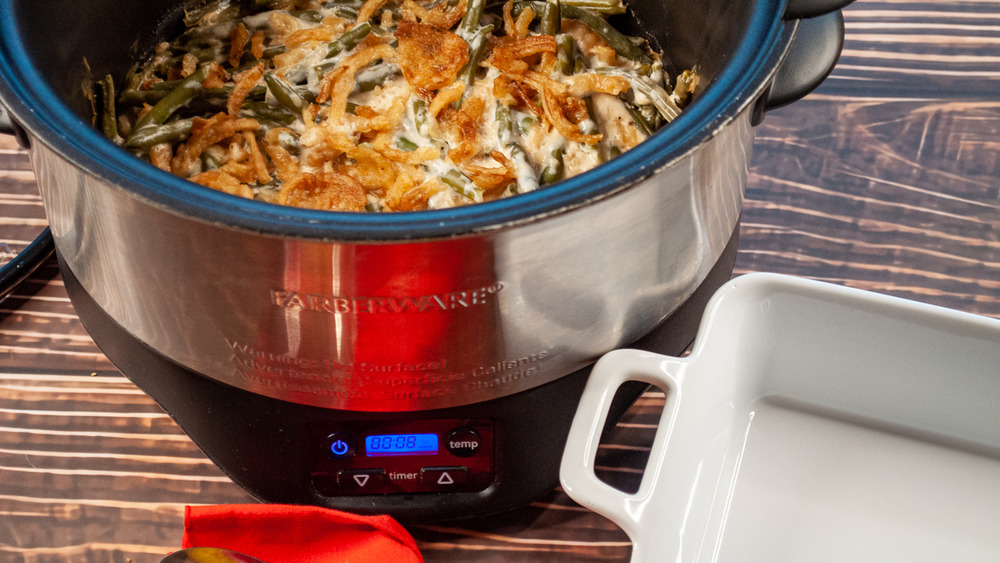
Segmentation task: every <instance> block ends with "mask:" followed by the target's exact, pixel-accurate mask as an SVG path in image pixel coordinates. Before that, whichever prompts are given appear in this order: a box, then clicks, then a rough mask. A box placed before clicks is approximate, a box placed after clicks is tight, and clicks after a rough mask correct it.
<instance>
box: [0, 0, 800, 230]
mask: <svg viewBox="0 0 1000 563" xmlns="http://www.w3.org/2000/svg"><path fill="white" fill-rule="evenodd" d="M782 9H783V2H780V1H774V2H772V1H766V0H761V1H760V2H758V3H757V6H756V9H755V11H754V14H753V17H752V18H751V20H750V24H749V26H748V28H747V30H746V33H745V34H744V38H743V40H742V42H741V43H740V46H739V48H738V49H737V51H736V52H735V53H734V54H733V56H732V59H731V60H730V62H729V63H728V64H727V65H726V66H725V68H724V69H723V70H722V72H721V73H720V74H719V75H718V76H717V77H716V78H715V79H714V80H713V82H712V84H710V85H709V87H708V88H706V89H705V91H704V92H703V93H701V94H700V95H699V98H698V99H697V100H696V101H695V102H694V103H692V104H691V105H690V106H688V107H687V108H686V109H685V111H684V112H682V113H681V115H680V117H678V118H677V119H675V120H674V121H673V122H671V123H670V124H669V125H668V126H666V127H663V128H661V129H660V130H659V131H657V132H656V133H654V134H653V135H652V136H651V137H650V138H649V139H647V140H646V141H644V142H643V143H640V144H639V145H638V146H636V147H635V148H633V149H632V150H629V151H627V152H625V153H624V154H622V155H620V156H618V157H616V158H614V159H612V160H610V161H609V162H607V163H604V164H602V165H601V166H598V167H596V168H594V169H592V170H590V171H588V172H586V173H583V174H580V175H578V176H574V177H572V178H569V179H566V180H563V181H561V182H558V183H556V184H553V185H551V186H546V187H544V188H542V189H539V190H536V191H533V192H529V193H526V194H520V195H516V196H513V197H509V198H504V199H499V200H494V201H489V202H484V203H478V204H474V205H466V206H460V207H453V208H449V209H435V210H426V211H412V212H392V213H356V212H336V211H319V210H312V209H301V208H295V207H287V206H281V205H274V204H269V203H264V202H259V201H254V200H248V199H244V198H240V197H237V196H232V195H228V194H225V193H222V192H218V191H215V190H212V189H209V188H204V187H202V186H199V185H197V184H194V183H192V182H189V181H187V180H184V179H182V178H179V177H176V176H173V175H171V174H169V173H167V172H164V171H162V170H159V169H157V168H155V167H154V166H152V165H150V164H148V163H145V162H143V161H141V160H140V159H138V158H135V157H134V156H133V155H131V154H129V153H128V152H126V151H125V150H123V149H121V148H119V147H117V146H115V145H114V144H113V143H111V142H109V141H108V140H107V139H105V138H104V136H103V135H102V134H101V133H100V132H99V131H98V130H97V129H96V128H94V127H93V126H92V125H91V124H90V123H87V122H86V121H84V120H83V119H81V118H80V117H79V116H78V115H77V114H76V113H74V112H73V111H72V110H71V109H70V108H69V107H68V106H67V105H66V104H65V103H63V102H62V100H61V99H60V98H59V96H58V95H57V94H56V93H55V92H54V91H53V90H52V89H51V88H50V87H49V86H48V84H47V83H46V81H45V79H44V78H43V77H42V75H41V73H40V72H39V71H38V69H36V68H35V67H34V66H33V65H32V64H31V63H30V61H31V58H30V56H29V55H28V54H27V52H26V51H25V49H24V46H23V44H22V42H21V40H20V38H21V30H20V29H19V28H18V26H17V25H16V20H15V18H14V17H13V14H11V13H10V12H11V3H7V2H5V3H2V4H0V99H2V101H3V103H4V104H5V105H6V106H7V108H8V109H9V110H10V112H11V113H12V114H13V116H14V118H15V119H16V120H17V122H18V124H20V125H21V126H22V127H24V128H25V129H26V130H27V131H28V133H29V134H30V136H31V138H32V142H42V143H44V144H45V145H46V146H48V147H50V148H51V149H52V150H54V151H55V152H56V153H58V154H59V155H61V156H62V157H63V158H65V159H66V160H68V161H69V162H71V163H73V164H74V165H75V166H77V167H79V168H80V169H81V170H83V171H85V172H86V173H88V174H90V175H93V176H95V177H97V178H100V179H101V180H103V181H105V182H107V183H109V184H112V185H116V186H120V187H122V188H123V189H125V190H127V191H129V192H131V193H133V194H135V195H136V196H137V197H139V198H142V199H143V200H146V201H149V202H151V203H152V204H154V205H157V206H160V207H162V208H165V209H169V210H172V211H174V212H176V213H179V214H182V215H186V216H189V217H193V218H197V219H200V220H203V221H207V222H212V223H215V224H220V225H224V226H228V227H232V228H237V229H242V230H246V231H250V232H257V233H264V234H270V235H274V236H282V237H294V238H303V239H318V240H337V241H365V240H367V241H384V242H390V241H400V240H425V239H440V238H449V237H456V236H462V235H470V234H480V233H485V232H488V231H492V230H497V229H501V228H504V227H508V226H511V225H516V224H520V223H524V222H529V221H533V220H536V219H538V218H542V217H547V216H551V215H553V214H556V213H561V212H564V211H566V210H568V209H572V208H575V207H578V206H581V205H587V204H589V203H591V202H593V201H595V200H599V199H603V198H605V197H609V196H611V195H613V194H615V193H618V192H619V191H621V190H624V189H627V188H628V187H629V186H632V185H634V184H636V183H637V182H640V181H642V180H644V179H646V178H648V177H650V176H652V175H653V174H655V173H656V172H657V171H659V170H662V169H663V168H665V167H667V166H669V165H670V164H671V163H672V162H675V161H677V160H679V159H680V158H682V157H684V156H685V155H687V154H688V153H690V152H691V151H693V150H695V149H696V148H697V147H698V146H700V145H701V144H703V143H704V142H706V141H707V140H708V139H710V138H711V137H712V136H714V135H715V134H716V132H717V131H719V130H720V129H721V128H723V127H724V126H726V125H727V124H728V123H729V122H730V121H732V120H733V119H735V117H736V116H737V115H739V114H740V113H741V112H743V111H744V110H745V109H746V108H747V107H748V106H749V105H750V104H752V103H754V102H755V101H756V100H757V99H758V98H759V97H760V96H761V95H762V93H763V92H764V91H765V90H766V88H767V86H768V84H769V83H770V80H771V78H773V76H774V74H775V72H776V71H777V68H778V66H779V65H780V62H781V60H782V58H783V57H784V54H785V53H784V51H785V49H786V48H787V47H788V44H789V42H790V41H791V37H792V34H793V29H794V27H793V26H792V25H791V24H790V23H789V22H786V21H784V20H783V18H782V15H781V14H782Z"/></svg>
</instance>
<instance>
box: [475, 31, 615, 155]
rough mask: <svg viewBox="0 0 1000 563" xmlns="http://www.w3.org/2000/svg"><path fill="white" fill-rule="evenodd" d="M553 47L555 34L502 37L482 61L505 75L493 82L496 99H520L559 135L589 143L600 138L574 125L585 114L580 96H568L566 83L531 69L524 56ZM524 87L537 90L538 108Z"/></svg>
mask: <svg viewBox="0 0 1000 563" xmlns="http://www.w3.org/2000/svg"><path fill="white" fill-rule="evenodd" d="M555 50H556V41H555V37H553V36H551V35H533V36H530V37H524V38H521V39H511V38H509V37H504V38H501V40H500V42H499V44H498V45H497V46H496V47H494V49H493V52H492V53H490V56H489V58H487V59H486V62H485V63H484V64H485V65H486V66H488V67H491V68H494V69H496V70H498V71H500V73H501V74H502V75H503V78H504V79H505V81H501V82H500V84H499V85H497V83H496V82H495V83H494V92H495V93H498V94H500V95H498V96H497V97H498V98H499V99H501V100H509V99H510V98H513V99H516V100H518V101H521V102H523V103H524V104H525V105H526V106H527V107H528V109H529V110H531V111H532V112H533V113H535V114H536V115H540V116H544V118H545V120H546V121H548V122H549V123H550V124H551V125H552V126H553V127H555V128H556V130H558V131H559V133H560V134H561V135H562V136H563V137H566V138H567V139H569V140H571V141H576V142H578V143H584V144H588V145H593V144H595V143H597V142H598V141H600V140H601V135H584V134H583V133H581V132H580V129H579V127H577V125H576V124H577V123H579V122H580V121H582V120H583V119H585V118H586V113H585V112H584V113H582V114H581V112H580V108H581V106H582V100H580V99H579V97H574V96H572V95H571V94H570V93H569V91H568V89H567V88H566V86H565V85H563V84H562V83H560V82H559V81H557V80H553V79H552V78H549V77H548V76H546V75H544V74H542V73H540V72H538V71H534V70H531V69H530V68H529V65H528V63H527V62H526V61H525V60H524V59H526V58H528V57H531V56H533V55H538V54H545V53H554V52H555ZM584 85H585V86H594V87H597V86H600V87H607V88H612V87H614V86H615V84H613V83H610V82H609V83H604V82H598V81H596V80H589V81H588V82H587V83H586V84H584ZM525 87H528V88H530V89H531V90H533V91H534V92H537V95H538V98H539V100H540V102H541V104H540V108H539V105H538V104H536V103H535V102H534V101H532V96H531V93H530V92H528V91H527V90H526V88H525ZM497 88H500V90H499V92H497ZM539 109H540V111H539ZM567 111H569V112H570V116H571V117H572V119H570V117H567V115H566V112H567Z"/></svg>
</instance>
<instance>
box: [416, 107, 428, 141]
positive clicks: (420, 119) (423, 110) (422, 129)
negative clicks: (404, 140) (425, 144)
mask: <svg viewBox="0 0 1000 563" xmlns="http://www.w3.org/2000/svg"><path fill="white" fill-rule="evenodd" d="M413 124H414V126H416V128H417V133H420V134H421V135H423V136H424V137H426V136H427V133H428V130H427V125H428V122H427V102H426V101H425V100H424V99H422V98H415V99H414V100H413Z"/></svg>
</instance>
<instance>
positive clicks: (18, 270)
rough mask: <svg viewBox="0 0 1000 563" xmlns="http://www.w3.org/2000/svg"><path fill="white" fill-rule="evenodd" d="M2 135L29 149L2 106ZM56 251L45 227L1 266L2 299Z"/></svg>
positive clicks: (23, 135)
mask: <svg viewBox="0 0 1000 563" xmlns="http://www.w3.org/2000/svg"><path fill="white" fill-rule="evenodd" d="M0 134H6V135H13V136H14V137H16V138H17V142H18V144H20V145H21V146H22V147H25V148H27V146H28V137H27V135H26V134H25V132H24V130H23V129H22V128H21V127H20V126H19V125H18V124H17V123H15V122H14V120H13V119H11V117H10V113H9V112H8V111H7V108H6V107H4V106H3V104H0ZM54 250H55V244H54V242H53V241H52V233H51V231H49V228H48V227H45V230H43V231H42V232H41V233H39V234H38V236H36V237H35V240H34V241H32V242H31V244H29V245H28V246H27V247H25V249H24V250H22V251H21V252H20V253H19V254H18V255H17V256H15V257H14V258H12V259H11V260H10V261H8V262H7V263H5V264H0V299H3V298H4V297H6V296H7V294H9V293H10V292H11V291H12V290H13V289H14V288H15V287H17V285H18V284H20V283H21V282H22V281H24V280H25V279H26V278H27V277H28V276H30V275H31V273H32V272H34V271H35V269H37V268H38V266H40V265H42V263H43V262H45V261H46V260H48V258H49V256H52V253H53V251H54Z"/></svg>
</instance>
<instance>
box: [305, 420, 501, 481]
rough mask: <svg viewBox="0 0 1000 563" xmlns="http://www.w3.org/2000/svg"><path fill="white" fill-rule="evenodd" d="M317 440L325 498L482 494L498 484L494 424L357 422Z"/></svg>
mask: <svg viewBox="0 0 1000 563" xmlns="http://www.w3.org/2000/svg"><path fill="white" fill-rule="evenodd" d="M313 434H314V436H315V441H316V443H317V444H318V446H317V448H316V451H315V453H314V463H313V471H312V483H313V488H315V489H316V492H318V493H319V494H321V495H323V496H329V497H334V496H345V495H374V494H391V493H442V492H468V491H481V490H484V489H486V488H487V487H489V486H490V485H491V484H492V483H493V481H494V478H495V472H494V459H493V458H494V448H493V423H492V422H491V421H489V420H474V419H447V420H418V421H413V420H410V421H405V422H404V421H396V422H382V421H379V422H373V421H356V422H345V423H340V424H338V425H337V426H336V427H329V428H317V429H314V432H313Z"/></svg>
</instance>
